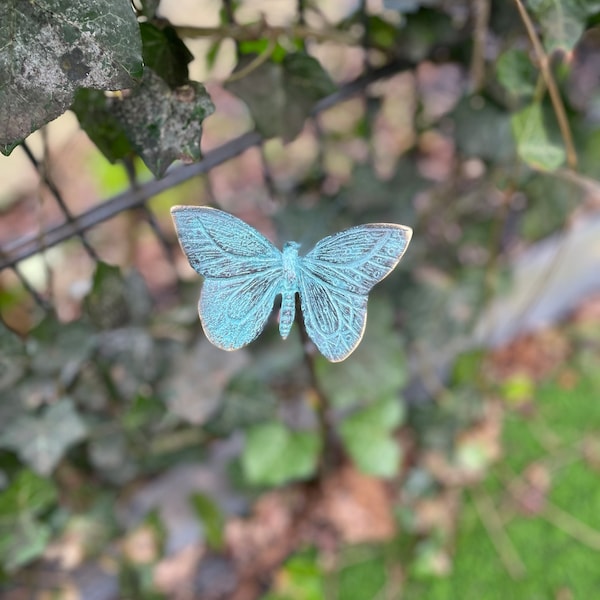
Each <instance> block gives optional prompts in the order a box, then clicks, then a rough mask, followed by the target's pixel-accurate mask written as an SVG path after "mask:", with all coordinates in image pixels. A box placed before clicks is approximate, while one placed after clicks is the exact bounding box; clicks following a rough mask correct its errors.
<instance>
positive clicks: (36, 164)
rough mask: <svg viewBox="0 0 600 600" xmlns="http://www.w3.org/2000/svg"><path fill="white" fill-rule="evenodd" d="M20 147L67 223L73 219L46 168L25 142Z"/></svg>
mask: <svg viewBox="0 0 600 600" xmlns="http://www.w3.org/2000/svg"><path fill="white" fill-rule="evenodd" d="M21 147H22V148H23V151H24V152H25V154H26V156H27V158H28V159H29V162H31V164H32V165H33V167H34V168H35V170H36V171H37V172H38V175H39V176H40V179H41V180H42V182H43V183H44V185H46V187H47V188H48V189H49V190H50V192H51V194H52V195H53V196H54V198H55V199H56V202H57V203H58V206H59V207H60V209H61V210H62V212H63V215H64V216H65V219H66V220H67V221H68V222H69V223H72V222H73V221H74V220H75V219H74V217H73V214H72V213H71V211H70V210H69V207H68V206H67V204H66V202H65V200H64V198H63V197H62V194H61V193H60V191H59V190H58V188H57V187H56V185H55V184H54V182H53V181H52V179H50V176H49V174H48V170H47V169H45V168H44V167H43V166H42V165H40V163H39V162H38V160H37V158H36V157H35V156H34V154H33V152H32V151H31V149H30V148H29V146H28V144H27V142H25V141H24V142H23V143H22V144H21ZM77 235H78V237H79V239H80V240H81V243H82V244H83V247H84V248H85V250H86V252H87V253H88V255H89V257H90V258H91V259H92V260H94V261H97V260H98V256H97V254H96V252H95V251H94V249H93V248H92V247H91V246H90V244H89V243H88V241H87V239H86V238H85V235H84V234H83V233H82V232H79V233H78V234H77Z"/></svg>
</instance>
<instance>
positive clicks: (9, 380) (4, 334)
mask: <svg viewBox="0 0 600 600" xmlns="http://www.w3.org/2000/svg"><path fill="white" fill-rule="evenodd" d="M27 364H28V359H27V354H26V352H25V344H24V342H23V340H21V338H20V337H19V336H18V335H17V334H16V333H13V332H12V331H11V330H10V329H8V327H6V326H5V325H4V324H3V323H2V322H1V321H0V391H3V390H8V389H10V388H12V387H13V385H14V384H15V383H16V382H17V381H18V380H19V379H20V378H21V376H22V375H23V374H24V373H25V371H26V369H27Z"/></svg>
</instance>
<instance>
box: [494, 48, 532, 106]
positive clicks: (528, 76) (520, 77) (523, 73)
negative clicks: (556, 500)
mask: <svg viewBox="0 0 600 600" xmlns="http://www.w3.org/2000/svg"><path fill="white" fill-rule="evenodd" d="M496 75H497V77H498V81H499V82H500V83H501V84H502V85H503V86H504V88H505V89H506V91H507V92H508V93H509V94H511V95H512V96H515V97H517V98H518V97H524V96H525V97H531V96H533V93H534V92H535V86H536V80H537V77H538V70H537V69H536V68H535V67H534V66H533V63H532V62H531V59H530V58H529V55H528V54H527V52H525V51H524V50H519V49H517V48H511V49H510V50H507V51H506V52H503V53H502V54H501V55H500V56H499V57H498V61H497V62H496Z"/></svg>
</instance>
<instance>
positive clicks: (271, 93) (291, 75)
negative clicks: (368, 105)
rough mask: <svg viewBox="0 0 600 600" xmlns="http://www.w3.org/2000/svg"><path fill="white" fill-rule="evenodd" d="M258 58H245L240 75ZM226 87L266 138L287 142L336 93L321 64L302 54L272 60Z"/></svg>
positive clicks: (239, 66)
mask: <svg viewBox="0 0 600 600" xmlns="http://www.w3.org/2000/svg"><path fill="white" fill-rule="evenodd" d="M255 58H256V57H255V56H251V55H248V56H243V57H242V59H241V60H240V62H239V64H238V67H237V69H236V72H237V71H239V70H241V69H244V68H246V67H247V66H248V65H249V64H250V63H251V62H252V61H253V60H254V59H255ZM226 87H227V89H229V90H231V91H232V92H233V93H234V94H236V95H237V96H239V97H240V98H241V99H242V100H244V102H245V103H246V104H247V105H248V108H249V109H250V113H251V115H252V118H253V119H254V123H255V124H256V128H257V129H258V131H260V133H261V134H262V135H263V136H265V137H267V138H269V137H276V136H278V137H282V138H283V139H284V141H291V140H293V139H294V138H295V137H296V136H297V135H298V134H299V133H300V131H302V128H303V127H304V122H305V121H306V119H307V118H308V116H309V115H310V112H311V110H312V108H313V106H314V105H315V103H316V102H317V100H320V99H321V98H323V97H325V96H328V95H329V94H331V93H333V92H334V91H335V89H336V88H335V85H334V84H333V82H332V81H331V78H330V77H329V75H328V74H327V72H326V71H325V70H324V69H323V67H322V66H321V64H320V63H319V61H317V60H316V59H314V58H313V57H312V56H309V55H308V54H305V53H302V52H298V53H292V54H287V55H286V56H285V57H284V58H283V60H282V61H281V62H275V61H273V60H269V61H267V62H265V63H263V64H262V65H260V66H259V67H257V68H256V69H254V70H253V71H252V72H250V73H248V74H247V75H246V76H245V77H243V78H241V79H239V80H237V81H232V82H230V83H228V84H227V85H226Z"/></svg>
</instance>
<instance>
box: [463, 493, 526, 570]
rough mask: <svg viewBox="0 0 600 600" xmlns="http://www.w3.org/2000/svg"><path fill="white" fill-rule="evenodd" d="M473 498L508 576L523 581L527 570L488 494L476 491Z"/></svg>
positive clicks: (472, 495)
mask: <svg viewBox="0 0 600 600" xmlns="http://www.w3.org/2000/svg"><path fill="white" fill-rule="evenodd" d="M471 498H472V499H473V505H474V506H475V510H476V511H477V513H478V515H479V518H480V519H481V522H482V523H483V526H484V527H485V529H486V530H487V532H488V535H489V536H490V540H491V542H492V544H493V545H494V547H495V548H496V551H497V552H498V555H499V556H500V560H501V561H502V562H503V563H504V566H505V567H506V570H507V571H508V574H509V575H510V576H511V577H512V579H521V578H522V577H523V576H524V575H525V574H526V572H527V569H526V568H525V564H524V563H523V561H522V560H521V557H520V556H519V554H518V552H517V550H516V548H515V547H514V546H513V543H512V541H511V540H510V538H509V537H508V535H507V534H506V531H505V529H504V527H503V525H502V521H501V519H500V516H499V515H498V512H497V511H496V508H495V507H494V505H493V503H492V500H491V498H490V497H489V495H488V493H487V492H486V491H484V490H483V489H479V490H474V491H473V492H472V493H471Z"/></svg>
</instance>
